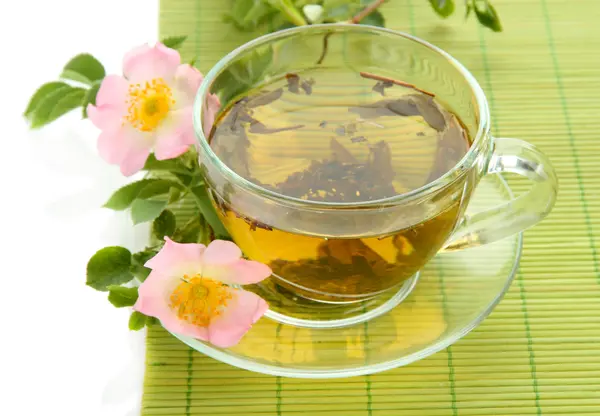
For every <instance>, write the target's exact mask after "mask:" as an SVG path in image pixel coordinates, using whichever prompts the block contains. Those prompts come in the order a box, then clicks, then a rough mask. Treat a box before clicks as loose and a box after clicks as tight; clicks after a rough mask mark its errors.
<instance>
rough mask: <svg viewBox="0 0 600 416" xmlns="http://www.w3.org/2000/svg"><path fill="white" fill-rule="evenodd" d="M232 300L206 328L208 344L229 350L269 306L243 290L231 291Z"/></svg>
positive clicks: (259, 298)
mask: <svg viewBox="0 0 600 416" xmlns="http://www.w3.org/2000/svg"><path fill="white" fill-rule="evenodd" d="M231 293H232V295H233V298H232V299H231V300H230V301H229V303H228V304H227V306H226V307H225V310H224V312H223V314H222V315H221V316H219V317H217V318H215V319H213V320H212V321H211V323H210V325H209V327H208V342H210V343H211V344H213V345H215V346H217V347H221V348H229V347H232V346H234V345H236V344H237V343H238V342H240V340H241V339H242V337H243V336H244V334H245V333H246V332H248V330H250V328H251V327H252V324H254V323H255V322H256V321H258V320H259V319H260V318H261V317H262V316H263V315H264V314H265V312H266V311H267V309H269V305H268V304H267V302H265V300H264V299H262V298H261V297H259V296H258V295H256V294H254V293H252V292H248V291H245V290H239V289H231Z"/></svg>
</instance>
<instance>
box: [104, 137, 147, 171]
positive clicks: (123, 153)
mask: <svg viewBox="0 0 600 416" xmlns="http://www.w3.org/2000/svg"><path fill="white" fill-rule="evenodd" d="M153 143H154V139H153V137H152V135H150V134H144V133H142V132H140V131H138V130H135V129H133V128H132V127H131V126H127V125H126V126H119V128H117V129H114V128H113V129H107V130H103V131H102V133H100V136H99V137H98V152H99V153H100V156H101V157H102V158H103V159H104V160H106V161H107V162H108V163H111V164H114V165H120V166H121V172H122V173H123V174H124V175H126V176H130V175H132V174H134V173H136V172H137V171H139V170H140V169H141V168H142V167H143V166H144V163H145V162H146V159H147V158H148V155H149V154H150V148H151V147H152V144H153Z"/></svg>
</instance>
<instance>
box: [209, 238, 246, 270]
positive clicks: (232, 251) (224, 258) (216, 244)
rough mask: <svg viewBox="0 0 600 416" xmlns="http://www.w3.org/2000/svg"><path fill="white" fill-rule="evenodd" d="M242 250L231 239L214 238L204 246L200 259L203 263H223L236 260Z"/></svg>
mask: <svg viewBox="0 0 600 416" xmlns="http://www.w3.org/2000/svg"><path fill="white" fill-rule="evenodd" d="M240 257H242V250H240V248H239V247H238V246H236V245H235V244H234V243H232V242H231V241H226V240H214V241H213V242H212V243H210V244H209V245H208V247H206V250H205V251H204V255H203V256H202V260H203V261H204V264H212V265H225V264H231V263H234V262H236V261H238V260H239V259H240Z"/></svg>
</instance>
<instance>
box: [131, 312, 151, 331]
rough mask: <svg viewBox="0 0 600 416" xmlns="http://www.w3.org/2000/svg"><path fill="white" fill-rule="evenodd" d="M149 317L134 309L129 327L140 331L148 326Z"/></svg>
mask: <svg viewBox="0 0 600 416" xmlns="http://www.w3.org/2000/svg"><path fill="white" fill-rule="evenodd" d="M147 319H148V317H147V316H146V315H144V314H143V313H140V312H138V311H134V312H133V313H132V314H131V316H130V317H129V329H130V330H132V331H139V330H140V329H142V328H144V327H145V326H146V320H147Z"/></svg>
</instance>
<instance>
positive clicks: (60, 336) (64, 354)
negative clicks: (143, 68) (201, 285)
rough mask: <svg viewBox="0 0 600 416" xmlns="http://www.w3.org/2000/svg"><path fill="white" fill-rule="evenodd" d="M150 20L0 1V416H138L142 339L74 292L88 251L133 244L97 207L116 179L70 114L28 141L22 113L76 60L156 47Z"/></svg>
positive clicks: (129, 1) (110, 311)
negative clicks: (82, 54) (150, 44)
mask: <svg viewBox="0 0 600 416" xmlns="http://www.w3.org/2000/svg"><path fill="white" fill-rule="evenodd" d="M157 21H158V1H157V0H102V1H97V0H96V1H86V0H11V1H9V0H4V1H2V2H1V8H0V42H1V44H0V45H1V52H0V126H1V129H0V149H1V151H0V158H1V160H0V183H1V185H2V187H1V190H2V192H1V194H0V195H1V196H0V200H1V201H2V203H1V204H0V213H1V216H0V231H1V232H0V238H1V240H0V279H1V280H0V281H1V286H0V317H1V319H2V328H1V332H0V354H1V355H0V360H1V362H2V366H1V367H0V381H1V382H2V388H1V390H0V415H3V416H14V415H28V416H29V415H32V416H33V415H60V416H71V415H77V416H96V415H111V416H120V415H137V414H138V413H139V395H140V393H141V380H142V374H143V359H144V357H143V356H144V347H143V334H132V333H129V331H128V329H127V320H128V313H129V312H128V311H127V310H117V309H114V308H113V307H112V306H111V305H110V304H109V303H108V302H107V300H106V295H105V294H102V293H100V292H96V291H94V290H92V289H90V288H88V287H86V286H85V266H86V263H87V260H88V259H89V257H90V256H91V255H92V254H93V253H94V252H95V251H96V250H98V249H99V248H102V247H104V246H106V245H111V244H112V245H114V244H126V245H128V246H130V247H132V246H135V245H139V244H143V241H142V240H143V238H142V239H140V238H138V239H137V240H136V241H134V239H133V237H132V236H131V235H130V234H131V229H130V225H129V223H128V218H127V217H125V216H118V215H115V214H114V213H112V212H111V211H108V210H105V209H101V208H100V206H101V205H102V203H103V202H105V200H106V199H107V197H108V196H109V195H110V193H111V191H112V190H114V189H116V188H117V187H118V186H119V185H120V184H122V183H124V182H125V181H126V179H125V178H123V177H122V176H121V175H120V174H119V172H118V170H117V168H116V167H113V166H108V165H106V164H105V163H104V162H102V160H101V159H100V158H99V157H98V156H97V153H96V149H95V142H96V136H97V134H98V132H97V131H96V129H95V128H94V127H93V126H92V125H91V124H90V123H89V122H87V121H81V117H80V114H79V113H72V114H70V115H69V116H67V117H65V118H63V119H62V120H59V121H58V122H56V123H54V124H53V125H50V126H49V127H47V128H44V129H42V130H39V131H35V132H29V131H28V128H27V126H26V123H25V121H24V120H23V119H22V117H21V114H22V112H23V110H24V109H25V107H26V104H27V101H28V98H29V97H30V96H31V94H32V93H33V92H34V91H35V89H36V88H37V87H38V86H39V85H41V84H42V83H44V82H47V81H51V80H54V79H55V78H56V77H57V76H58V75H59V73H60V70H61V68H62V66H63V65H64V64H65V63H66V62H67V61H68V60H69V58H71V57H72V56H73V55H75V54H77V53H79V52H89V53H92V54H94V55H95V56H97V57H98V58H99V59H100V61H101V62H103V63H104V64H105V67H106V69H107V72H109V73H120V71H121V59H122V57H123V54H124V53H125V52H126V51H128V50H129V49H131V48H132V47H134V46H137V45H139V44H142V43H145V42H154V41H156V37H157ZM138 231H139V230H138ZM124 239H125V240H124ZM132 248H135V247H132ZM136 407H138V408H136Z"/></svg>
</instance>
